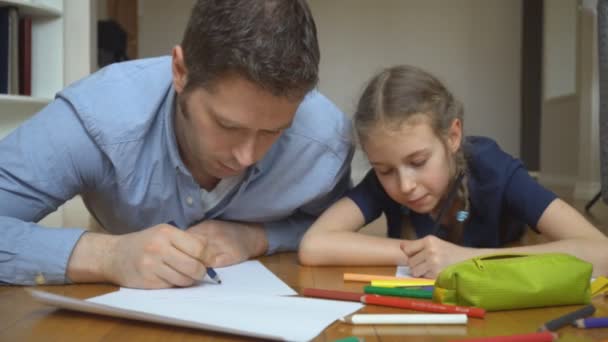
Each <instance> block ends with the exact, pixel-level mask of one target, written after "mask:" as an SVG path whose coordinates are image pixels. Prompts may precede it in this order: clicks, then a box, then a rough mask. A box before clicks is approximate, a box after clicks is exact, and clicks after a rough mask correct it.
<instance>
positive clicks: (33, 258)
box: [0, 57, 353, 284]
mask: <svg viewBox="0 0 608 342" xmlns="http://www.w3.org/2000/svg"><path fill="white" fill-rule="evenodd" d="M170 63H171V59H170V58H169V57H161V58H154V59H146V60H138V61H133V62H127V63H121V64H115V65H112V66H109V67H107V68H105V69H102V70H101V71H99V72H97V73H95V74H93V75H91V76H89V77H87V78H85V79H83V80H81V81H79V82H77V83H75V84H73V85H71V86H70V87H68V88H66V89H64V90H63V91H62V92H60V93H59V94H58V95H57V97H56V98H55V100H54V101H53V102H51V103H50V104H49V105H48V106H47V107H45V108H44V109H43V110H41V111H40V112H39V113H37V114H36V115H35V116H33V117H32V118H31V119H30V120H28V121H26V122H25V123H24V124H23V125H21V126H20V127H19V128H17V129H16V130H15V131H13V132H12V133H11V134H10V135H8V136H7V137H6V138H4V139H3V140H2V141H0V234H2V239H0V281H1V282H6V283H16V284H33V283H35V279H36V277H37V276H39V275H42V276H43V277H44V279H45V280H46V282H47V283H63V282H69V279H67V278H66V276H65V273H66V267H67V263H68V260H69V257H70V254H71V252H72V250H73V248H74V246H75V244H76V243H77V242H78V239H79V238H80V236H81V235H82V233H83V232H84V230H83V229H82V228H71V229H52V228H44V227H41V226H39V225H37V224H36V223H35V222H37V221H39V220H40V219H42V218H43V217H44V216H46V215H47V214H48V213H50V212H52V211H54V210H56V209H57V207H59V206H60V205H61V204H62V203H64V202H65V201H66V200H68V199H70V198H72V197H74V196H75V195H77V194H80V195H81V196H82V198H83V201H84V203H85V204H86V206H87V208H88V209H89V211H90V212H91V214H92V215H93V216H94V217H95V218H96V219H97V220H98V222H99V223H101V225H102V226H103V227H104V228H105V229H106V230H107V231H108V232H111V233H115V234H124V233H129V232H135V231H139V230H142V229H145V228H147V227H150V226H153V225H156V224H159V223H163V222H167V221H170V220H172V221H174V222H176V223H177V225H178V226H179V227H182V228H187V227H189V226H191V225H193V224H195V223H197V222H200V221H202V220H206V219H220V220H232V221H241V222H251V223H262V224H263V225H264V228H265V231H266V236H267V238H268V243H269V249H268V252H269V253H274V252H277V251H285V250H295V249H296V248H297V246H298V244H299V241H300V238H301V236H302V234H303V233H304V231H305V230H306V229H307V228H308V227H309V226H310V224H311V223H312V221H313V220H314V219H315V218H316V217H317V216H318V215H319V214H320V212H321V211H322V210H323V209H324V208H326V207H327V206H329V205H330V204H331V203H333V202H334V201H335V200H337V199H338V198H339V197H341V196H342V195H343V194H344V193H345V191H346V190H347V189H348V187H349V186H350V167H349V165H350V159H351V157H352V152H353V148H352V143H351V135H350V123H349V120H348V119H347V118H346V117H345V116H344V114H343V113H342V112H341V111H340V110H339V109H338V108H337V107H336V106H334V105H333V104H332V103H331V102H330V101H329V100H328V99H327V98H325V97H324V96H323V95H321V94H320V93H318V92H317V91H312V92H311V93H309V94H308V95H307V96H306V98H305V99H304V101H303V102H302V103H301V105H300V106H299V108H298V110H297V113H296V116H295V119H294V122H293V125H292V127H290V128H289V129H288V130H286V131H285V132H284V134H283V135H282V136H281V137H280V138H279V139H278V140H277V141H276V142H275V144H274V145H273V146H272V147H271V149H270V150H269V152H268V153H267V154H266V155H265V156H264V158H263V159H262V160H261V161H260V162H258V163H257V164H255V165H253V166H251V167H250V168H248V169H247V170H246V172H245V175H244V177H243V178H242V180H241V182H240V183H239V184H238V185H237V186H235V187H234V189H233V190H232V191H231V192H229V193H228V195H227V196H225V197H224V198H223V199H222V200H221V201H220V202H219V203H218V204H217V205H216V206H215V207H213V208H204V205H203V203H202V201H201V191H200V187H199V185H198V184H197V183H196V181H195V180H194V178H193V177H192V175H191V174H190V172H189V171H188V169H187V168H186V167H185V166H184V164H183V161H182V160H181V159H180V156H179V153H178V147H177V144H176V139H175V133H174V129H173V115H174V108H175V106H174V100H175V91H174V89H173V86H172V81H171V80H172V78H171V64H170ZM207 209H208V210H207Z"/></svg>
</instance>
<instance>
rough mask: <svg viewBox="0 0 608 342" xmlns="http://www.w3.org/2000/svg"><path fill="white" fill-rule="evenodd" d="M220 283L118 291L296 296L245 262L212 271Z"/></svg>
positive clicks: (259, 266) (257, 266) (262, 268)
mask: <svg viewBox="0 0 608 342" xmlns="http://www.w3.org/2000/svg"><path fill="white" fill-rule="evenodd" d="M215 271H216V272H217V275H218V276H219V277H220V279H221V280H222V283H221V284H217V283H215V282H214V281H213V280H210V279H209V277H205V278H204V279H203V281H201V282H200V283H199V284H198V285H197V286H192V287H187V288H172V289H162V290H138V289H128V288H121V289H120V291H130V292H141V291H143V292H146V293H147V294H148V295H152V294H154V295H155V296H172V297H173V298H178V297H200V296H214V295H221V294H225V293H231V294H232V293H246V294H265V295H275V296H290V295H296V294H297V292H296V291H294V290H293V289H292V288H291V287H289V286H287V284H285V283H284V282H283V281H281V279H279V278H278V277H277V276H276V275H274V273H272V272H270V270H268V269H267V268H266V267H265V266H264V265H262V263H261V262H259V261H257V260H249V261H245V262H243V263H240V264H236V265H232V266H228V267H222V268H215Z"/></svg>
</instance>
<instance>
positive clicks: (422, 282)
mask: <svg viewBox="0 0 608 342" xmlns="http://www.w3.org/2000/svg"><path fill="white" fill-rule="evenodd" d="M433 285H435V280H433V279H424V278H402V279H392V280H391V279H389V280H382V279H378V280H372V286H377V287H400V286H433Z"/></svg>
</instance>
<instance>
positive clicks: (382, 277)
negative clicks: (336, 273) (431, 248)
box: [344, 273, 429, 283]
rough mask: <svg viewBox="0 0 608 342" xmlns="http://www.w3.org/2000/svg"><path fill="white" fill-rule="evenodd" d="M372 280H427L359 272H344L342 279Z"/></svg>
mask: <svg viewBox="0 0 608 342" xmlns="http://www.w3.org/2000/svg"><path fill="white" fill-rule="evenodd" d="M372 280H412V281H428V280H429V279H426V278H405V277H395V276H388V275H374V274H361V273H344V281H359V282H364V283H365V282H371V281H372Z"/></svg>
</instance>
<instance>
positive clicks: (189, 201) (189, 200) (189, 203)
mask: <svg viewBox="0 0 608 342" xmlns="http://www.w3.org/2000/svg"><path fill="white" fill-rule="evenodd" d="M192 202H193V200H192V197H190V196H188V197H187V198H186V203H188V205H192Z"/></svg>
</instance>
